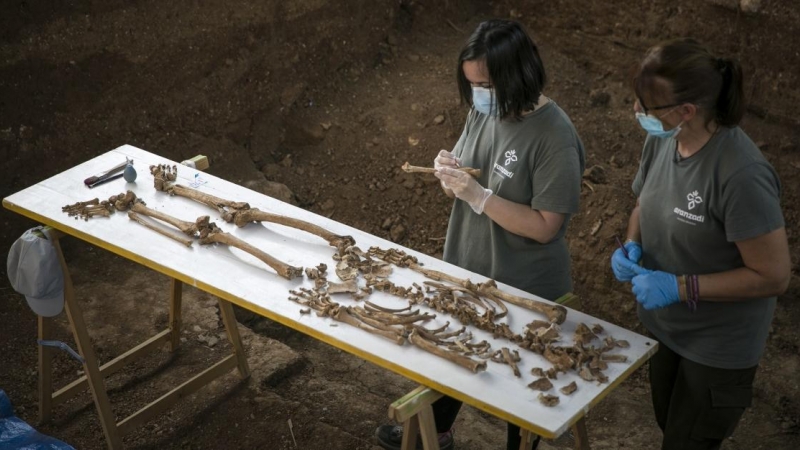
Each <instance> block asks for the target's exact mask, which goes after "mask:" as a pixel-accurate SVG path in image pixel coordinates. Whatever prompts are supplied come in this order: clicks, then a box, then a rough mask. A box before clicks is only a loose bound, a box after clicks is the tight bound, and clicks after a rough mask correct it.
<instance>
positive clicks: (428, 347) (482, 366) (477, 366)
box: [408, 330, 486, 373]
mask: <svg viewBox="0 0 800 450" xmlns="http://www.w3.org/2000/svg"><path fill="white" fill-rule="evenodd" d="M408 341H409V342H411V343H412V344H414V345H416V346H417V347H419V348H421V349H423V350H425V351H427V352H429V353H433V354H434V355H436V356H439V357H441V358H444V359H446V360H448V361H450V362H454V363H456V364H458V365H459V366H461V367H465V368H467V369H469V370H471V371H472V372H473V373H478V372H482V371H484V370H486V361H475V360H474V359H472V358H470V357H468V356H463V355H460V354H458V353H455V352H450V351H447V350H444V349H442V348H440V347H439V346H437V345H436V344H434V343H433V342H429V341H427V340H426V339H425V338H423V337H422V336H420V335H419V334H417V330H414V331H412V332H411V334H410V335H408Z"/></svg>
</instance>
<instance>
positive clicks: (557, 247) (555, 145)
mask: <svg viewBox="0 0 800 450" xmlns="http://www.w3.org/2000/svg"><path fill="white" fill-rule="evenodd" d="M453 153H454V154H455V155H456V156H457V157H459V158H461V161H462V164H463V165H464V166H467V167H475V168H478V169H481V176H480V177H479V178H478V182H479V183H480V184H481V186H483V187H486V188H489V189H491V190H492V191H493V192H494V194H495V195H497V196H499V197H501V198H504V199H506V200H509V201H512V202H515V203H521V204H525V205H530V207H531V208H533V209H536V210H541V211H550V212H555V213H562V214H565V215H566V219H565V220H564V224H563V225H562V226H561V229H560V230H559V231H558V234H557V236H556V237H555V238H554V239H553V240H552V241H550V242H548V243H546V244H542V243H539V242H536V241H535V240H533V239H529V238H526V237H523V236H520V235H517V234H514V233H511V232H509V231H506V230H505V229H504V228H503V227H501V226H500V225H498V224H497V223H495V222H494V221H492V220H491V219H490V218H489V217H488V216H487V215H486V214H481V215H478V214H475V212H474V211H472V208H470V206H469V204H467V203H466V202H463V201H461V200H458V199H456V200H455V202H454V204H453V211H452V213H451V214H450V222H449V224H448V227H447V238H446V240H445V245H444V260H445V261H447V262H449V263H452V264H455V265H458V266H460V267H463V268H465V269H467V270H470V271H472V272H476V273H479V274H481V275H484V276H487V277H490V278H493V279H495V280H497V281H499V282H502V283H506V284H508V285H511V286H514V287H516V288H518V289H522V290H524V291H527V292H530V293H532V294H534V295H538V296H540V297H542V298H546V299H549V300H555V299H557V298H558V297H560V296H562V295H564V294H566V293H567V292H569V291H570V290H571V289H572V279H571V278H570V259H569V249H568V248H567V244H566V242H565V241H564V232H565V230H566V228H567V223H568V222H569V217H570V215H571V214H574V213H576V212H577V211H578V202H579V198H580V190H581V176H582V174H583V168H584V150H583V144H582V143H581V140H580V138H579V137H578V133H577V132H576V131H575V127H574V126H573V125H572V122H571V121H570V120H569V118H568V117H567V115H566V114H565V113H564V111H562V110H561V108H559V107H558V105H556V104H555V103H554V102H553V101H550V102H548V103H547V104H545V105H544V106H542V107H541V108H539V109H537V110H536V111H534V112H532V113H530V114H528V115H526V116H524V117H523V118H522V120H520V121H515V120H513V119H506V120H501V119H498V118H496V117H492V116H487V115H485V114H481V113H478V112H477V111H475V110H474V109H473V110H472V111H470V114H469V116H468V117H467V122H466V125H465V126H464V131H463V133H462V134H461V138H460V139H459V140H458V142H457V143H456V146H455V148H454V149H453Z"/></svg>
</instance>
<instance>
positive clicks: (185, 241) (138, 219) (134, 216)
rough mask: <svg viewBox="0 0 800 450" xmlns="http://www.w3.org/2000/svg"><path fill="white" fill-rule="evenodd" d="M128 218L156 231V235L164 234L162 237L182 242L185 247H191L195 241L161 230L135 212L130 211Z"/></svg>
mask: <svg viewBox="0 0 800 450" xmlns="http://www.w3.org/2000/svg"><path fill="white" fill-rule="evenodd" d="M128 217H129V218H130V219H131V220H134V221H136V222H138V223H140V224H142V225H144V226H145V227H147V228H149V229H151V230H153V231H155V232H156V233H160V234H162V235H164V236H166V237H168V238H170V239H174V240H176V241H178V242H180V243H181V244H183V245H185V246H187V247H191V246H192V242H193V241H192V240H191V239H189V238H186V237H183V236H178V235H176V234H174V233H170V232H169V231H167V230H165V229H163V228H159V227H158V226H156V225H155V224H153V223H150V222H148V221H146V220H145V219H144V218H143V217H141V216H140V215H138V214H136V213H135V212H133V211H128Z"/></svg>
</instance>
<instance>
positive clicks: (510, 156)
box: [505, 150, 517, 165]
mask: <svg viewBox="0 0 800 450" xmlns="http://www.w3.org/2000/svg"><path fill="white" fill-rule="evenodd" d="M516 160H517V151H516V150H509V151H507V152H506V164H505V165H509V164H511V163H512V162H514V161H516Z"/></svg>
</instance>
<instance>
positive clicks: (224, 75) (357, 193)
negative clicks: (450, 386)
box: [0, 0, 800, 450]
mask: <svg viewBox="0 0 800 450" xmlns="http://www.w3.org/2000/svg"><path fill="white" fill-rule="evenodd" d="M717 3H726V2H725V1H719V2H717ZM728 3H729V2H728ZM734 3H735V2H734ZM760 6H761V8H760V9H759V10H758V11H757V12H756V13H752V14H743V13H741V12H738V11H737V10H735V9H731V8H726V7H723V6H717V5H713V4H711V3H710V2H708V1H697V0H673V1H666V0H653V1H649V2H641V1H638V0H620V1H615V2H596V1H588V0H582V1H567V0H557V1H532V2H514V1H509V0H499V1H494V2H482V1H461V2H458V1H444V2H433V1H426V2H417V1H408V0H401V1H399V2H398V1H390V0H378V1H367V0H355V1H347V0H297V1H292V2H283V1H279V0H263V1H258V2H257V1H244V0H228V1H222V0H211V1H203V2H198V1H188V0H177V1H173V2H163V1H157V0H137V1H132V2H131V1H124V0H103V1H97V0H85V1H80V2H79V1H67V2H51V1H47V0H2V1H0V11H2V14H0V157H2V158H1V159H2V162H3V165H2V173H0V179H2V180H3V181H2V187H1V189H2V191H1V192H0V194H2V197H6V196H7V195H9V194H11V193H14V192H16V191H18V190H20V189H23V188H25V187H27V186H29V185H31V184H34V183H36V182H39V181H41V180H43V179H45V178H47V177H49V176H51V175H54V174H56V173H58V172H60V171H62V170H64V169H66V168H68V167H71V166H73V165H75V164H77V163H80V162H82V161H84V160H86V159H88V158H91V157H93V156H95V155H98V154H101V153H104V152H106V151H108V150H110V149H113V148H116V147H118V146H120V145H123V144H131V145H134V146H137V147H140V148H143V149H146V150H148V151H151V152H154V153H157V154H161V155H163V156H166V157H168V158H170V159H173V160H177V161H180V160H183V159H186V158H188V157H191V156H194V155H196V154H204V155H207V156H208V157H209V159H210V161H211V169H210V170H209V172H211V173H213V174H214V175H217V176H220V177H223V178H225V179H228V180H230V181H234V182H237V183H241V184H243V185H246V186H248V187H251V188H252V189H255V190H259V191H261V192H264V193H268V194H269V195H273V196H275V197H278V198H280V199H282V200H284V201H288V202H292V203H295V204H297V205H300V206H301V207H303V208H307V209H309V210H311V211H313V212H316V213H319V214H322V215H325V216H328V217H332V218H333V219H335V220H337V221H340V222H342V223H345V224H348V225H351V226H353V227H356V228H359V229H361V230H364V231H366V232H369V233H372V234H375V235H378V236H381V237H384V238H387V239H391V240H392V241H394V242H396V243H398V244H401V245H403V246H407V247H410V248H413V249H416V250H418V251H421V252H425V253H428V254H431V255H436V256H440V255H441V252H442V245H443V236H444V234H445V228H446V224H447V218H448V215H449V211H450V205H451V203H450V201H449V200H448V199H447V198H445V197H444V195H443V194H442V193H441V192H440V190H439V189H438V187H437V183H436V180H435V179H433V178H430V179H426V178H419V177H412V176H410V175H407V174H404V173H402V172H401V171H400V170H399V166H400V165H401V164H402V163H403V162H405V161H410V162H411V163H412V164H416V165H431V164H432V159H433V157H434V155H435V154H436V153H437V152H438V150H439V149H440V148H446V149H449V148H451V147H452V145H453V144H454V143H455V141H456V139H457V138H458V135H459V133H460V132H461V127H462V125H463V119H464V117H465V114H466V110H465V108H464V107H463V106H461V105H460V104H459V101H458V98H457V92H456V89H455V82H454V70H455V61H456V58H457V54H458V51H459V49H460V47H461V45H462V44H463V43H464V41H465V39H466V38H467V36H468V35H469V32H470V31H471V30H472V29H473V28H474V27H475V26H476V25H477V24H478V23H479V22H480V21H481V20H485V19H487V18H491V17H510V18H515V19H517V20H519V21H521V22H522V23H524V24H525V25H526V26H527V27H528V29H529V30H530V31H531V32H532V35H533V36H534V38H535V39H536V40H537V42H538V44H539V46H540V49H541V50H542V52H543V57H544V61H545V64H546V67H547V70H548V76H549V86H548V88H547V89H546V91H545V93H546V95H548V96H549V97H550V98H552V99H554V100H555V101H556V102H557V103H558V104H559V105H560V106H561V107H562V108H563V109H564V110H565V111H566V112H567V113H568V114H569V115H570V116H571V118H572V120H573V121H574V123H575V125H576V127H577V129H578V131H579V133H580V135H581V137H582V139H583V141H584V144H585V146H586V149H587V167H592V166H596V167H595V169H594V170H593V171H592V175H591V179H590V180H589V181H590V183H591V185H592V189H590V188H588V187H585V188H584V190H583V193H582V197H581V200H582V204H581V212H580V213H579V214H577V215H576V216H575V217H574V218H573V219H572V222H571V224H570V229H569V231H568V235H567V237H568V239H569V245H570V249H571V252H572V257H573V277H574V280H575V293H576V294H578V295H579V296H580V297H581V299H582V302H583V309H584V311H585V312H587V313H589V314H592V315H594V316H596V317H599V318H601V319H603V320H606V321H610V322H613V323H616V324H620V325H622V326H624V327H626V328H629V329H631V330H634V331H637V332H640V333H644V330H643V328H642V327H641V325H640V324H639V323H638V321H637V319H636V316H635V308H634V304H635V301H634V300H633V297H632V295H631V294H630V292H628V291H627V290H626V289H625V287H624V286H623V285H621V284H620V283H617V282H616V281H615V280H614V278H613V275H612V273H611V271H610V269H609V264H608V259H609V256H610V254H611V252H612V251H613V248H614V239H613V237H614V235H615V234H617V235H622V234H623V233H624V227H625V223H626V221H627V216H628V212H629V211H630V209H631V207H632V206H633V203H634V199H633V197H632V194H631V192H630V183H631V181H632V179H633V176H634V174H635V171H636V167H637V161H638V157H639V154H640V150H641V145H642V142H643V139H644V135H643V132H642V131H641V130H640V129H639V128H638V125H637V124H636V122H635V121H634V120H633V113H632V111H631V108H632V100H633V98H632V95H631V93H630V90H629V89H628V85H627V74H628V70H629V68H630V67H631V65H632V64H634V63H635V62H636V61H637V60H638V58H640V57H641V56H642V54H643V52H644V51H645V50H646V49H647V48H648V47H649V46H650V45H653V44H655V43H657V42H658V41H660V40H662V39H665V38H670V37H677V36H693V37H696V38H697V39H699V40H701V41H702V42H705V43H706V44H708V45H709V46H710V47H712V48H713V49H714V50H716V51H718V52H720V53H723V54H727V55H731V56H734V57H737V58H738V59H739V60H740V61H742V63H743V65H744V68H745V73H746V86H747V94H748V97H749V100H750V106H749V109H748V114H747V116H746V117H745V120H744V122H743V124H742V126H743V128H744V129H745V130H746V131H747V133H748V134H749V135H750V136H751V137H752V138H753V140H754V141H755V142H756V143H757V144H758V145H759V146H760V147H761V149H762V151H763V152H764V154H765V155H766V157H767V158H768V159H769V160H770V162H771V163H772V164H773V165H774V166H775V168H776V169H777V171H778V173H779V175H780V177H781V180H782V186H783V197H782V205H783V211H784V215H785V218H786V223H787V230H788V235H789V243H790V246H791V251H792V260H793V262H794V265H793V267H792V269H793V270H792V282H791V286H790V288H789V291H788V292H787V293H786V294H784V295H783V296H781V298H780V299H779V302H778V308H777V311H776V315H775V320H774V322H773V327H772V330H771V334H770V338H769V341H768V344H767V350H766V353H765V355H764V358H763V359H762V363H761V367H760V370H759V372H758V376H757V380H756V386H755V387H756V390H755V398H754V400H753V407H752V408H751V409H750V410H748V412H747V413H746V414H745V416H744V418H743V420H742V422H741V424H740V426H739V428H738V429H737V431H736V433H735V434H734V436H733V437H732V438H731V439H730V440H729V441H728V442H726V443H725V445H724V446H723V448H725V449H728V450H733V449H770V450H772V449H796V448H800V381H798V380H800V332H798V328H797V324H798V323H800V305H799V304H798V302H797V300H798V294H799V293H800V277H798V274H799V273H800V271H799V270H798V269H799V267H800V266H798V263H800V245H798V239H799V238H800V235H799V233H800V228H798V219H800V183H799V182H798V181H799V180H800V147H799V146H800V119H798V118H797V114H796V109H797V104H798V103H799V102H800V86H798V70H797V69H798V68H800V56H799V54H798V53H797V50H796V49H797V48H798V46H799V45H800V25H798V23H800V4H798V3H797V2H792V1H785V0H784V1H782V0H763V1H762V2H760ZM1 217H2V224H3V226H2V228H1V229H0V248H2V249H3V255H4V256H5V253H6V252H7V249H8V248H9V247H10V245H11V243H12V242H13V241H14V240H15V239H16V238H17V237H18V236H19V235H20V234H21V233H22V232H23V231H24V230H25V229H27V228H30V227H31V226H33V225H34V223H33V222H31V221H30V220H27V219H23V218H21V217H20V216H17V215H15V214H13V213H10V212H8V211H7V210H3V212H2V216H1ZM65 251H66V253H67V258H68V260H69V264H70V267H71V268H72V272H73V273H72V275H73V278H74V279H75V283H76V287H77V289H78V292H79V296H80V297H79V300H80V301H81V305H82V306H83V308H84V310H85V313H86V316H87V320H88V321H89V323H90V325H91V330H92V331H91V334H92V337H93V339H94V340H95V343H96V348H97V351H98V354H99V356H100V358H101V359H102V360H103V361H107V360H109V359H111V358H113V357H115V356H116V355H119V354H120V353H122V352H124V351H125V350H126V349H127V348H129V347H131V346H133V345H135V344H136V343H138V342H140V341H142V340H144V339H145V338H146V337H148V336H149V335H150V334H153V333H155V331H156V330H158V329H161V328H163V327H164V326H165V325H166V323H167V312H166V305H165V299H166V290H167V287H168V285H169V284H168V283H169V280H168V279H167V278H166V277H164V276H161V275H158V274H154V273H153V272H150V271H147V270H144V269H142V268H140V267H138V266H136V265H135V264H133V263H130V262H126V261H124V260H122V259H121V258H118V257H115V256H113V255H110V254H108V253H107V252H105V251H103V250H100V249H96V248H92V247H91V246H89V245H87V244H84V243H81V242H79V241H77V240H75V239H68V240H66V242H65ZM0 270H2V269H0ZM6 280H7V277H6V276H5V275H3V276H0V389H4V390H5V391H6V392H7V393H8V394H9V396H10V397H11V399H12V401H13V402H14V404H15V407H16V411H17V413H18V415H19V416H20V417H21V418H23V419H24V420H27V421H28V422H30V423H34V424H35V423H36V416H37V400H36V370H35V368H36V344H35V336H36V327H35V325H36V321H35V317H34V315H33V314H32V313H31V312H30V310H29V309H28V308H27V306H26V305H25V302H24V301H23V299H22V297H21V296H19V295H18V294H16V293H15V292H14V291H13V289H11V287H10V286H9V285H8V282H7V281H6ZM186 297H187V299H186V300H185V301H184V315H185V328H184V331H183V334H184V339H183V343H184V345H183V346H182V349H181V351H180V352H178V353H177V354H176V355H172V356H171V355H169V354H168V353H167V352H166V351H165V352H161V353H157V354H156V356H154V357H152V358H148V359H146V360H143V361H140V362H137V363H135V364H133V365H132V366H130V367H129V368H127V369H126V370H124V371H122V372H120V373H119V374H116V375H114V376H111V377H109V378H108V380H107V383H108V387H109V389H110V392H111V400H112V403H113V406H114V409H115V412H116V414H117V416H118V417H120V418H121V417H124V416H126V415H127V414H130V413H131V412H133V411H135V410H136V409H137V408H139V407H141V406H142V405H143V404H146V403H147V402H149V401H152V400H154V399H155V398H157V397H158V396H159V395H161V394H163V393H164V392H166V391H167V390H168V389H170V387H171V386H173V385H176V384H177V383H179V382H180V381H182V380H183V379H185V378H186V377H187V376H189V374H192V373H197V372H198V371H199V370H201V369H202V368H203V366H204V365H207V364H208V363H209V362H210V361H213V360H216V359H219V358H221V357H222V356H223V355H224V354H225V353H226V352H227V351H229V348H228V346H227V344H226V343H225V340H224V335H223V336H220V333H223V334H224V332H223V329H222V328H221V322H220V320H219V316H218V311H217V309H216V300H215V299H214V298H213V297H212V296H210V295H208V294H206V293H203V292H200V291H195V290H191V289H189V290H188V292H187V293H186ZM237 314H238V316H239V319H240V321H241V322H242V326H241V327H240V328H241V330H242V333H243V336H244V339H245V343H246V347H247V350H248V355H249V361H250V364H251V367H252V368H253V376H252V377H251V378H250V379H249V380H247V381H244V382H241V381H239V380H238V378H237V377H236V376H235V375H227V376H225V377H223V378H220V379H219V380H218V381H216V382H215V383H213V384H212V385H211V386H209V387H208V388H205V389H204V390H201V391H200V392H199V393H198V394H195V395H193V396H191V397H189V398H186V399H184V400H182V401H181V403H180V405H178V406H177V407H176V408H173V409H172V410H170V411H169V412H167V413H165V414H164V415H163V416H160V417H159V418H158V419H156V420H153V421H151V422H149V423H148V424H146V425H145V426H143V427H142V428H140V429H139V430H137V431H136V432H134V433H133V434H131V435H129V436H127V437H125V439H124V442H125V444H126V446H127V447H129V448H141V449H154V448H185V449H209V448H256V447H257V448H285V449H291V448H304V449H322V448H325V449H328V450H340V449H341V450H344V449H371V448H374V439H373V437H372V434H373V431H374V429H375V427H376V426H377V425H379V424H380V423H383V422H385V420H386V410H387V406H388V405H389V403H390V402H392V401H393V400H395V399H397V398H398V397H400V396H401V395H403V394H404V393H406V392H407V391H409V390H411V389H412V388H413V387H414V383H412V382H410V381H409V380H406V379H403V378H402V377H399V376H397V375H394V374H392V373H391V372H388V371H386V370H384V369H380V368H378V367H376V366H373V365H372V364H370V363H366V362H364V361H362V360H360V359H358V358H356V357H354V356H352V355H349V354H346V353H343V352H341V351H339V350H336V349H334V348H332V347H330V346H327V345H326V344H323V343H321V342H318V341H315V340H314V339H312V338H309V337H307V336H304V335H302V334H300V333H297V332H295V331H293V330H291V329H288V328H286V327H283V326H281V325H279V324H276V323H272V322H269V321H267V320H265V319H261V318H258V317H254V316H253V315H252V314H248V313H247V312H246V311H243V310H242V311H238V313H237ZM59 334H60V336H61V337H62V338H63V339H64V340H67V341H70V338H69V335H68V331H67V330H66V328H65V321H64V320H63V319H61V320H60V329H59ZM79 367H80V366H79V365H78V364H77V363H75V362H74V361H72V360H70V359H68V358H67V357H65V356H59V357H58V358H57V360H56V364H55V368H56V377H57V381H58V382H59V383H64V382H66V381H67V380H69V379H71V378H74V377H76V376H77V375H78V373H77V371H78V369H79ZM59 385H60V384H59ZM288 419H291V420H292V424H293V428H292V430H291V432H290V429H289V427H288V424H287V420H288ZM587 424H588V429H589V436H590V442H591V445H592V448H594V449H618V448H632V449H651V448H658V445H659V444H658V443H659V439H660V432H659V430H658V428H657V426H656V424H655V420H654V418H653V414H652V410H651V403H650V398H649V389H648V387H647V381H646V375H645V372H644V370H640V371H638V372H637V373H636V374H634V375H633V376H632V377H631V378H630V379H629V380H627V381H625V382H624V383H623V384H622V385H621V386H620V387H619V388H618V389H616V390H615V391H614V393H612V394H611V395H610V396H609V397H608V398H606V399H604V400H603V401H602V402H601V403H600V404H599V405H598V406H597V407H596V408H595V409H593V410H592V411H591V412H590V414H589V418H588V422H587ZM39 428H40V429H41V430H42V431H43V432H45V433H48V434H51V435H53V436H55V437H58V438H60V439H63V440H64V441H66V442H69V443H70V444H72V445H73V446H75V447H76V448H81V449H94V448H103V447H104V438H103V434H102V430H101V428H100V426H99V423H98V422H97V417H96V414H95V409H94V407H93V405H92V403H91V397H90V396H89V394H88V393H85V394H83V395H81V396H78V397H77V398H75V399H73V400H71V401H69V402H67V403H66V404H64V405H62V406H59V407H57V408H56V410H55V420H54V421H53V422H51V423H48V424H43V425H41V426H40V427H39ZM292 433H293V435H292ZM504 436H505V426H504V424H503V423H502V422H501V421H499V420H498V419H496V418H493V417H491V416H488V415H486V414H485V413H482V412H480V411H478V410H476V409H472V408H465V410H464V411H463V413H462V414H461V415H460V417H459V420H458V422H457V424H456V443H457V445H456V447H457V448H459V449H495V448H504V444H503V441H504ZM295 441H296V444H295ZM568 445H569V442H568V440H567V439H564V438H562V439H560V440H557V441H548V442H545V443H543V445H542V446H541V448H544V449H548V448H568Z"/></svg>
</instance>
